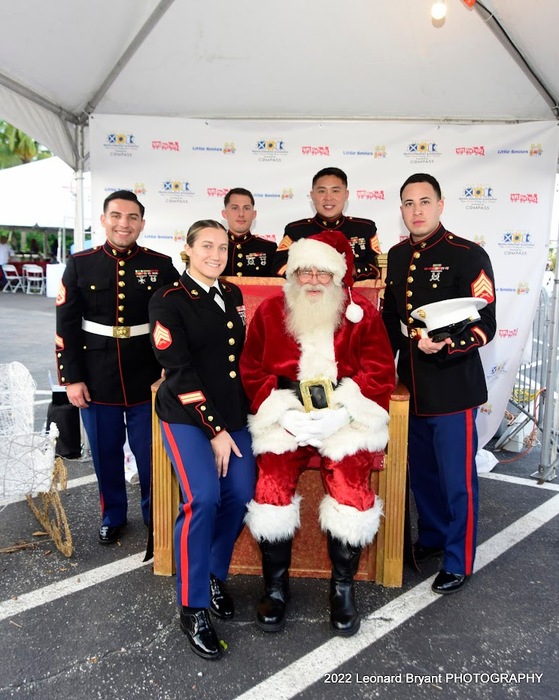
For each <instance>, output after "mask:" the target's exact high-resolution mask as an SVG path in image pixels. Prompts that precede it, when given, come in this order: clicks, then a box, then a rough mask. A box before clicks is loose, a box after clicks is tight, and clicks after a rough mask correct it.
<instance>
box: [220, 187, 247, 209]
mask: <svg viewBox="0 0 559 700" xmlns="http://www.w3.org/2000/svg"><path fill="white" fill-rule="evenodd" d="M234 194H240V195H243V196H244V197H248V198H249V199H250V203H251V204H252V206H254V197H253V196H252V192H250V190H245V188H244V187H233V189H232V190H229V192H228V193H227V194H226V195H225V199H224V200H223V206H224V207H226V206H227V205H228V204H229V200H230V199H231V197H232V196H233V195H234Z"/></svg>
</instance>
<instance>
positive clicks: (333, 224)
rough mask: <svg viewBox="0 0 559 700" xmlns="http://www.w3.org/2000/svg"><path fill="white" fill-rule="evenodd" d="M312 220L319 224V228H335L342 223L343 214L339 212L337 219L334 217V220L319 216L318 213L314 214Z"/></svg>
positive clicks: (343, 219)
mask: <svg viewBox="0 0 559 700" xmlns="http://www.w3.org/2000/svg"><path fill="white" fill-rule="evenodd" d="M314 220H315V221H316V223H317V224H318V225H319V226H320V228H326V229H337V228H340V226H341V225H342V224H343V223H344V221H345V216H344V215H343V214H340V215H339V216H338V218H337V219H334V221H328V220H327V219H325V218H324V217H323V216H319V215H318V214H316V215H315V217H314Z"/></svg>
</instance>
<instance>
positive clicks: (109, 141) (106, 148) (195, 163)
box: [89, 115, 559, 446]
mask: <svg viewBox="0 0 559 700" xmlns="http://www.w3.org/2000/svg"><path fill="white" fill-rule="evenodd" d="M89 132H90V150H91V171H92V192H91V200H92V208H93V216H92V221H93V222H94V227H93V237H94V242H95V243H102V242H103V240H104V232H103V230H102V228H101V226H100V224H99V215H100V214H101V210H102V205H103V200H104V199H105V197H106V196H107V195H109V194H110V193H111V192H113V191H115V190H119V189H128V190H133V191H134V192H136V194H137V195H138V197H139V199H140V201H142V203H143V204H145V206H146V227H145V230H144V233H143V234H142V240H141V242H143V244H144V245H147V246H149V247H151V248H154V249H156V250H159V251H162V252H165V253H167V254H169V255H171V256H172V257H173V258H174V261H175V264H176V266H177V269H179V270H181V269H182V264H181V261H180V251H181V250H182V248H183V246H184V242H185V237H186V232H187V230H188V228H189V226H190V225H191V224H192V223H193V222H194V221H196V220H198V219H208V218H211V219H217V220H219V221H221V220H222V219H221V210H222V209H223V197H224V196H225V194H226V193H227V191H228V190H229V189H232V188H233V187H246V188H247V189H249V190H250V191H251V192H252V193H253V194H254V197H255V200H256V209H257V212H258V215H257V219H256V222H255V225H254V227H253V232H254V233H256V234H258V235H260V236H264V237H265V238H270V239H272V240H278V241H279V240H280V239H281V237H282V235H283V229H284V227H285V225H286V224H287V223H288V222H289V221H293V220H295V219H301V218H304V217H306V216H314V210H313V208H312V203H311V200H310V197H309V192H310V189H311V180H312V177H313V175H314V174H315V173H316V172H317V171H318V170H320V169H321V168H324V167H328V166H336V167H339V168H342V170H344V171H345V172H346V173H347V175H348V179H349V191H350V196H349V201H348V205H347V209H346V213H347V214H349V215H354V216H361V217H366V218H369V219H373V220H374V221H375V222H376V225H377V228H378V235H379V240H380V245H381V248H382V250H383V252H387V251H388V249H389V248H390V247H391V246H392V245H394V244H395V243H397V242H398V241H399V240H400V239H401V237H402V236H406V235H407V233H406V231H405V229H404V226H403V224H402V221H401V217H400V212H399V206H400V199H399V190H400V186H401V184H402V183H403V181H404V180H405V179H406V178H407V177H408V176H409V175H411V174H412V173H416V172H427V173H430V174H432V175H434V176H435V177H436V178H437V179H438V180H439V182H440V183H441V187H442V190H443V195H444V197H445V210H444V215H443V217H442V221H443V223H444V225H445V226H446V228H447V229H449V230H451V231H453V232H454V233H456V234H458V235H461V236H464V237H465V238H469V239H470V240H473V241H475V242H476V243H478V244H479V245H481V246H483V247H484V248H485V249H486V250H487V252H488V253H489V255H490V257H491V260H492V262H493V267H494V271H495V278H496V291H497V334H496V337H495V340H494V341H493V342H492V343H491V344H490V345H489V346H488V347H487V348H484V351H483V354H482V357H483V362H484V367H485V370H486V377H487V383H488V386H489V400H488V402H487V404H485V405H484V406H482V407H481V410H480V413H479V418H478V428H479V434H480V446H483V445H484V444H486V443H487V441H488V440H490V439H491V437H492V436H493V435H494V434H495V432H496V430H497V428H498V427H499V425H500V424H501V421H502V418H503V415H504V411H505V408H506V406H507V402H508V398H509V396H510V393H511V390H512V388H513V386H514V380H515V376H516V371H517V369H518V367H519V364H520V360H521V357H522V352H523V349H524V347H525V345H526V341H527V339H528V337H529V334H530V328H531V322H532V318H533V316H534V312H535V308H536V305H537V303H538V298H539V292H540V288H541V282H542V278H543V272H544V269H545V263H546V260H547V250H548V246H549V237H550V224H551V212H552V205H553V196H554V189H555V174H556V169H557V154H558V150H559V129H558V128H557V125H556V123H555V122H533V123H526V124H513V125H510V124H500V125H495V124H490V125H481V124H480V125H456V124H442V125H441V124H432V123H420V122H407V123H398V122H376V121H375V122H359V121H351V122H314V121H299V122H297V121H268V122H266V121H236V120H211V121H206V120H195V119H179V118H163V117H134V116H125V115H96V116H94V117H91V119H90V130H89ZM433 391H436V387H433Z"/></svg>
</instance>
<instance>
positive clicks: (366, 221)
mask: <svg viewBox="0 0 559 700" xmlns="http://www.w3.org/2000/svg"><path fill="white" fill-rule="evenodd" d="M346 219H348V220H349V221H353V222H354V223H356V224H367V226H370V225H374V223H375V222H374V221H373V220H372V219H361V218H360V217H359V216H347V217H346Z"/></svg>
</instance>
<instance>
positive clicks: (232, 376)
mask: <svg viewBox="0 0 559 700" xmlns="http://www.w3.org/2000/svg"><path fill="white" fill-rule="evenodd" d="M229 376H230V377H231V379H235V377H236V376H237V373H236V372H235V370H233V371H232V372H229Z"/></svg>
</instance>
